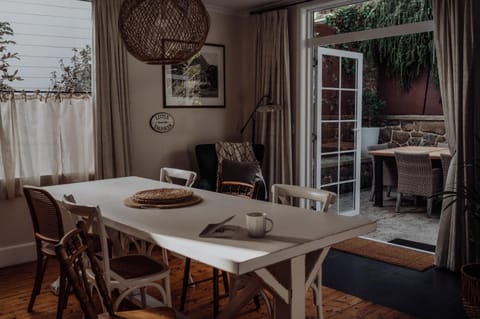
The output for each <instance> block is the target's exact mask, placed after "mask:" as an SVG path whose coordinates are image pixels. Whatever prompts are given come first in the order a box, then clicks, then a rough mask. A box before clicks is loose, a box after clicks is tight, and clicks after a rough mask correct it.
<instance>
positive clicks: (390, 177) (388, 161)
mask: <svg viewBox="0 0 480 319" xmlns="http://www.w3.org/2000/svg"><path fill="white" fill-rule="evenodd" d="M387 148H389V145H388V143H384V144H377V145H371V146H369V147H368V150H369V151H377V150H385V149H387ZM372 171H373V175H372V190H371V191H370V201H373V200H374V199H375V161H374V160H373V158H372ZM383 186H385V187H387V196H390V193H391V192H392V188H393V187H396V186H397V165H396V164H395V159H394V158H384V159H383Z"/></svg>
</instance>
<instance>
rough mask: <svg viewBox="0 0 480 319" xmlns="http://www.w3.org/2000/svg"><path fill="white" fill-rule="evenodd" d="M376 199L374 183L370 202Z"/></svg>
mask: <svg viewBox="0 0 480 319" xmlns="http://www.w3.org/2000/svg"><path fill="white" fill-rule="evenodd" d="M374 199H375V184H373V183H372V190H371V191H370V201H371V202H373V200H374Z"/></svg>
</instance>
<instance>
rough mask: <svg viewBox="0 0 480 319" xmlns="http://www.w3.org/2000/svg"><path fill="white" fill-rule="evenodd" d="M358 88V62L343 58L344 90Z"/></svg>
mask: <svg viewBox="0 0 480 319" xmlns="http://www.w3.org/2000/svg"><path fill="white" fill-rule="evenodd" d="M356 87H357V60H355V59H350V58H342V88H345V89H355V88H356Z"/></svg>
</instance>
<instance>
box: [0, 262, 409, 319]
mask: <svg viewBox="0 0 480 319" xmlns="http://www.w3.org/2000/svg"><path fill="white" fill-rule="evenodd" d="M170 267H171V286H172V298H173V304H174V307H175V308H178V305H179V304H180V293H181V283H182V276H183V261H182V260H181V259H179V258H175V257H172V258H171V262H170ZM191 269H192V275H193V278H194V279H197V280H200V279H202V278H206V277H210V276H211V268H210V267H208V266H205V265H202V264H200V263H196V262H192V266H191ZM57 276H58V265H57V263H56V261H55V260H51V261H50V263H49V265H48V268H47V271H46V273H45V279H44V284H43V286H42V292H41V294H40V295H39V296H38V297H37V300H36V303H35V307H34V312H32V313H28V312H27V310H26V308H27V304H28V301H29V298H30V292H31V289H32V287H33V281H34V277H35V264H34V263H28V264H22V265H18V266H13V267H7V268H2V269H0V319H13V318H15V319H23V318H28V319H41V318H55V314H56V305H57V297H56V296H54V295H53V294H52V293H50V290H49V284H50V283H51V282H52V281H54V280H55V279H56V278H57ZM220 287H223V286H222V284H221V283H220ZM221 291H223V289H221ZM323 298H324V299H323V301H324V303H323V304H324V312H325V318H327V319H344V318H369V319H374V318H383V319H394V318H399V319H407V318H412V317H411V316H408V315H405V314H402V313H400V312H398V311H395V310H392V309H389V308H387V307H383V306H381V305H376V304H373V303H372V302H369V301H366V300H362V299H360V298H358V297H355V296H351V295H348V294H345V293H342V292H340V291H336V290H333V289H330V288H327V287H323ZM226 302H227V299H226V298H224V299H222V300H221V305H222V304H225V303H226ZM306 305H307V318H315V313H316V312H315V307H314V305H313V303H312V294H311V292H310V291H309V293H308V299H307V301H306ZM124 307H125V308H128V307H129V306H128V305H124ZM212 308H213V303H212V285H211V282H205V283H200V284H198V285H196V286H195V287H192V288H189V290H188V298H187V303H186V306H185V314H186V315H187V316H188V317H190V318H192V319H207V318H212V310H213V309H212ZM63 318H65V319H76V318H82V315H81V310H80V306H79V304H78V302H77V301H76V299H75V297H74V295H73V294H72V295H71V296H70V298H69V301H68V306H67V308H66V309H65V312H64V316H63ZM237 318H242V319H260V318H268V315H267V311H266V307H265V306H264V305H263V302H262V308H261V309H260V310H259V311H257V310H255V307H254V305H253V303H251V304H249V305H247V306H246V307H245V308H244V309H243V310H242V312H241V313H240V314H238V316H237Z"/></svg>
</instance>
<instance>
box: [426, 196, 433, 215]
mask: <svg viewBox="0 0 480 319" xmlns="http://www.w3.org/2000/svg"><path fill="white" fill-rule="evenodd" d="M432 206H433V198H428V199H427V217H428V218H431V217H432Z"/></svg>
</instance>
